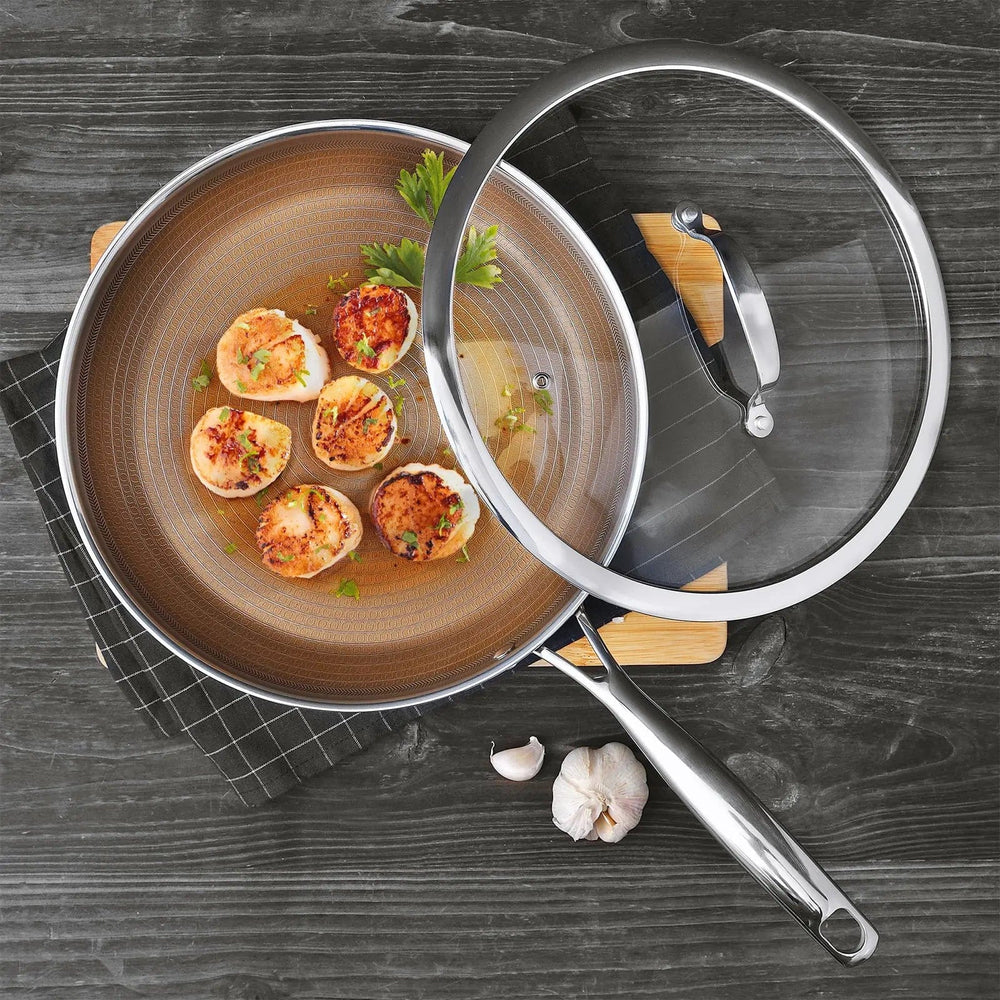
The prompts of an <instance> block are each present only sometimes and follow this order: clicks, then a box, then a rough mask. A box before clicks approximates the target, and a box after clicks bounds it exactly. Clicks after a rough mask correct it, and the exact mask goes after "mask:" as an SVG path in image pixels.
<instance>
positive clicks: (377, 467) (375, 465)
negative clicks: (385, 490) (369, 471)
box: [372, 462, 385, 472]
mask: <svg viewBox="0 0 1000 1000" xmlns="http://www.w3.org/2000/svg"><path fill="white" fill-rule="evenodd" d="M372 468H373V469H377V470H378V471H379V472H381V471H382V470H383V469H384V468H385V466H384V465H383V464H382V463H381V462H376V463H375V464H374V465H373V466H372Z"/></svg>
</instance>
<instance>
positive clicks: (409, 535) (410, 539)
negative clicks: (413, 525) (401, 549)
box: [399, 531, 420, 546]
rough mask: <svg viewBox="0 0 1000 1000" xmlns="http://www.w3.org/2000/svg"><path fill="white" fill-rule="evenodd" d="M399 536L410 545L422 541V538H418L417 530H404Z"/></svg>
mask: <svg viewBox="0 0 1000 1000" xmlns="http://www.w3.org/2000/svg"><path fill="white" fill-rule="evenodd" d="M399 537H400V538H402V539H403V541H404V542H406V544H407V545H410V546H413V545H418V544H419V543H420V539H419V538H417V533H416V532H415V531H404V532H403V533H402V534H401V535H400V536H399Z"/></svg>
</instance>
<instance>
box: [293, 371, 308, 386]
mask: <svg viewBox="0 0 1000 1000" xmlns="http://www.w3.org/2000/svg"><path fill="white" fill-rule="evenodd" d="M308 374H309V372H307V371H306V369H305V368H297V369H296V370H295V380H296V382H298V383H299V385H301V386H304V385H305V384H306V376H307V375H308Z"/></svg>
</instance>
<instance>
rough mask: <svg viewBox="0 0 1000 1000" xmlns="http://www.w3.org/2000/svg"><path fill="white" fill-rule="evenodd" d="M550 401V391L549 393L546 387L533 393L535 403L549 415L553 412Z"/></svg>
mask: <svg viewBox="0 0 1000 1000" xmlns="http://www.w3.org/2000/svg"><path fill="white" fill-rule="evenodd" d="M552 402H553V400H552V393H550V392H549V390H548V389H539V390H538V392H536V393H535V405H536V406H537V407H538V408H539V409H540V410H542V411H543V412H545V413H547V414H548V415H549V416H550V417H551V416H552V414H553V413H554V412H555V411H554V410H553V409H552Z"/></svg>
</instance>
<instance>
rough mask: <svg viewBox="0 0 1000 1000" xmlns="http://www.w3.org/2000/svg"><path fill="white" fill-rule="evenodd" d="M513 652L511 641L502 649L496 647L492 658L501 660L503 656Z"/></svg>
mask: <svg viewBox="0 0 1000 1000" xmlns="http://www.w3.org/2000/svg"><path fill="white" fill-rule="evenodd" d="M513 652H514V644H513V643H511V644H510V645H509V646H506V647H505V648H504V649H498V650H497V651H496V652H495V653H494V654H493V659H494V660H502V659H503V658H504V657H505V656H510V654H511V653H513Z"/></svg>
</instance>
